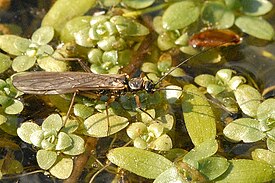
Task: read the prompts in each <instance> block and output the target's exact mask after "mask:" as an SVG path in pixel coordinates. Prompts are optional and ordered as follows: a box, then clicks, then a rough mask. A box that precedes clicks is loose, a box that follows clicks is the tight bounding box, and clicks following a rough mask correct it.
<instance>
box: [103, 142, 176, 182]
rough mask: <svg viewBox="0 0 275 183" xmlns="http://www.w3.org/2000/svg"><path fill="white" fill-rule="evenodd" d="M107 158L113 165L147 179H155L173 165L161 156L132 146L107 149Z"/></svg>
mask: <svg viewBox="0 0 275 183" xmlns="http://www.w3.org/2000/svg"><path fill="white" fill-rule="evenodd" d="M107 158H108V159H109V160H110V161H111V162H112V163H114V164H115V165H117V166H119V167H121V168H124V169H126V170H128V171H131V172H133V173H135V174H137V175H140V176H142V177H145V178H148V179H155V178H156V177H157V176H159V175H160V174H161V173H162V172H164V171H166V170H167V169H169V168H171V167H172V166H173V163H172V162H171V161H169V160H168V159H166V158H164V157H163V156H161V155H159V154H156V153H153V152H149V151H146V150H142V149H138V148H134V147H120V148H115V149H112V150H110V151H109V153H108V154H107Z"/></svg>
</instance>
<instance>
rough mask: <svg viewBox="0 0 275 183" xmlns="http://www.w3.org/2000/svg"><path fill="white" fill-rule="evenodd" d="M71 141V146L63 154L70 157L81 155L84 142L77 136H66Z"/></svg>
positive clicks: (83, 149)
mask: <svg viewBox="0 0 275 183" xmlns="http://www.w3.org/2000/svg"><path fill="white" fill-rule="evenodd" d="M68 135H69V136H70V137H71V139H72V141H73V142H72V146H71V147H69V148H67V149H66V150H65V151H63V153H64V154H68V155H70V156H76V155H79V154H82V153H83V152H84V151H85V147H84V145H85V142H84V140H83V139H82V138H81V137H79V136H78V135H74V134H68Z"/></svg>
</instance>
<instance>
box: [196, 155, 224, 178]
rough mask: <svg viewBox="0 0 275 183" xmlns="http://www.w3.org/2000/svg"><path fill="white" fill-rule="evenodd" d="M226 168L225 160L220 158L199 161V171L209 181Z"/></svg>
mask: <svg viewBox="0 0 275 183" xmlns="http://www.w3.org/2000/svg"><path fill="white" fill-rule="evenodd" d="M228 167H229V163H228V162H227V159H226V158H222V157H208V158H205V159H202V160H200V161H199V171H200V172H201V173H202V174H204V175H205V176H206V177H207V178H208V179H209V180H213V179H215V178H217V177H219V176H220V175H222V174H223V173H224V172H225V171H226V170H227V169H228Z"/></svg>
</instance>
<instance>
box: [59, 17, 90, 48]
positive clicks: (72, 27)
mask: <svg viewBox="0 0 275 183" xmlns="http://www.w3.org/2000/svg"><path fill="white" fill-rule="evenodd" d="M91 18H92V17H91V16H79V17H75V18H73V19H72V20H70V21H68V22H67V23H66V25H65V27H64V28H62V31H61V35H60V40H61V41H63V42H65V43H67V42H70V41H74V38H75V36H74V35H75V34H76V33H77V32H79V31H81V30H89V29H90V27H91V26H90V21H91ZM87 35H88V34H87Z"/></svg>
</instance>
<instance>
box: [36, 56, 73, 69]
mask: <svg viewBox="0 0 275 183" xmlns="http://www.w3.org/2000/svg"><path fill="white" fill-rule="evenodd" d="M37 63H38V65H39V67H41V69H43V70H45V71H48V72H64V71H68V69H69V66H68V62H66V61H61V60H57V59H54V58H53V57H50V56H49V57H42V58H39V59H38V60H37Z"/></svg>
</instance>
